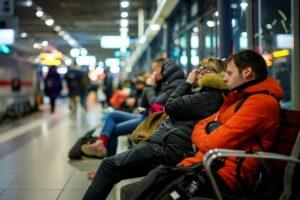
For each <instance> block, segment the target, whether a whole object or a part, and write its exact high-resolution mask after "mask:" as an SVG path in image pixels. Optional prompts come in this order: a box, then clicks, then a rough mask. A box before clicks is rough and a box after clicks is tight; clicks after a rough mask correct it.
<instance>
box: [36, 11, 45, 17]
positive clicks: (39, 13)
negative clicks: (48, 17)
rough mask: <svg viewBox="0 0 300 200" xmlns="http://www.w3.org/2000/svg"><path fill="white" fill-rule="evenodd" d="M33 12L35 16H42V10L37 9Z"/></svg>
mask: <svg viewBox="0 0 300 200" xmlns="http://www.w3.org/2000/svg"><path fill="white" fill-rule="evenodd" d="M35 14H36V16H37V17H42V16H43V15H44V12H43V11H41V10H38V11H37V12H36V13H35Z"/></svg>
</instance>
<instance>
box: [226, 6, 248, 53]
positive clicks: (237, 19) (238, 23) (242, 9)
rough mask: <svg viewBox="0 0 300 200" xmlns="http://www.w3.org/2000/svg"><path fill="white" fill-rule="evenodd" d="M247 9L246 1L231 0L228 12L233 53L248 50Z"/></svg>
mask: <svg viewBox="0 0 300 200" xmlns="http://www.w3.org/2000/svg"><path fill="white" fill-rule="evenodd" d="M247 9H248V3H247V1H243V0H242V1H241V0H231V4H230V10H231V13H232V18H231V26H232V49H233V52H237V51H239V50H241V49H247V48H248V35H247V26H246V16H247Z"/></svg>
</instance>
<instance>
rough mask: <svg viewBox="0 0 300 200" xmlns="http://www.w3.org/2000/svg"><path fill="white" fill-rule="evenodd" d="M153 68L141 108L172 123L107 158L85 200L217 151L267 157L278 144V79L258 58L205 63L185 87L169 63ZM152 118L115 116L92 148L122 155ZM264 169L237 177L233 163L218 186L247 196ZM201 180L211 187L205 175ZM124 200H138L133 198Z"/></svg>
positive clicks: (248, 54)
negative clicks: (120, 144)
mask: <svg viewBox="0 0 300 200" xmlns="http://www.w3.org/2000/svg"><path fill="white" fill-rule="evenodd" d="M151 67H152V70H153V73H152V76H151V77H150V78H149V79H148V80H147V87H146V89H145V91H144V93H143V95H142V100H141V102H142V106H144V107H146V108H147V110H148V114H151V113H152V112H157V111H161V110H164V112H165V113H166V114H167V115H168V117H167V119H165V121H164V123H162V124H161V125H160V126H159V127H158V128H157V129H156V130H155V132H154V133H153V134H152V135H151V136H150V137H149V138H148V139H147V140H146V141H145V142H143V143H140V144H137V145H135V146H133V147H132V148H131V149H129V150H128V151H126V152H123V153H121V154H117V155H114V154H115V151H114V152H113V153H112V154H108V155H107V157H106V158H105V159H104V160H103V161H102V162H101V164H100V166H99V168H98V170H97V172H96V174H95V177H94V178H93V181H92V183H91V185H90V187H89V188H88V190H87V192H86V194H85V196H84V197H83V199H86V200H93V199H106V197H107V196H108V194H109V193H110V191H111V189H112V188H113V186H114V184H116V183H118V182H119V181H121V180H123V179H128V178H134V177H141V176H146V178H147V174H148V173H149V172H150V171H151V170H153V169H155V168H156V167H157V166H159V165H167V166H191V165H194V164H197V163H199V162H202V161H203V156H204V154H205V153H206V152H208V151H209V150H211V149H214V148H223V149H237V150H249V149H250V148H251V149H252V150H253V151H259V150H261V149H263V150H264V151H269V150H270V149H271V147H272V145H273V144H274V141H275V138H276V133H277V132H278V129H279V126H280V105H279V101H280V100H281V99H282V98H283V90H282V88H281V86H280V84H279V83H278V82H277V81H276V80H275V79H273V78H268V70H267V66H266V62H265V60H264V59H263V57H262V56H261V55H260V54H258V53H256V52H255V51H252V50H244V51H241V52H238V53H235V54H233V55H231V57H230V58H229V60H228V62H227V63H226V62H225V61H223V60H221V59H218V58H207V59H204V60H202V61H201V62H200V64H199V66H198V67H197V68H196V69H194V70H193V71H192V72H191V73H190V74H189V75H188V77H187V79H186V80H185V81H184V73H183V72H182V70H181V69H180V67H178V66H177V65H176V64H175V63H174V62H172V61H171V60H164V59H159V60H155V61H154V62H153V63H152V66H151ZM193 87H196V89H193ZM241 102H242V103H241ZM146 116H147V115H146V114H138V115H137V114H132V113H124V112H119V111H114V112H112V113H110V114H109V115H108V117H107V120H106V122H105V125H104V127H103V130H102V132H101V135H100V137H99V140H98V141H97V142H95V143H93V144H88V145H87V146H86V148H88V149H90V150H94V151H98V150H102V149H109V148H110V147H109V146H110V145H111V143H113V149H114V148H116V146H115V144H116V142H115V141H114V142H112V141H113V140H116V139H117V136H119V135H124V134H129V133H131V132H132V131H133V130H134V129H135V128H136V127H137V126H138V124H140V123H141V122H142V121H143V120H144V119H145V118H146ZM258 141H259V142H258ZM193 145H195V146H196V148H197V150H196V152H195V151H194V149H193ZM259 166H260V161H259V160H257V159H245V160H244V161H243V165H242V166H241V169H240V171H241V173H240V174H238V173H237V168H238V160H237V159H235V158H228V159H226V160H225V162H224V164H223V166H222V167H221V168H220V169H218V171H217V173H216V175H217V177H218V178H217V182H218V184H219V185H221V186H222V188H226V190H228V191H231V192H240V191H243V189H244V188H243V186H244V185H247V186H250V187H251V186H253V184H254V181H253V177H255V175H256V173H257V172H258V170H259ZM202 176H203V180H207V177H206V175H205V174H204V173H203V175H202ZM202 184H203V187H201V186H200V187H199V190H200V191H198V194H199V193H203V194H206V195H213V190H212V188H211V187H208V183H207V182H206V181H203V182H202ZM201 188H202V190H203V191H201ZM134 190H135V191H138V190H139V188H138V187H137V188H135V189H134ZM133 193H134V192H133ZM126 199H134V198H131V197H130V195H129V196H128V198H126Z"/></svg>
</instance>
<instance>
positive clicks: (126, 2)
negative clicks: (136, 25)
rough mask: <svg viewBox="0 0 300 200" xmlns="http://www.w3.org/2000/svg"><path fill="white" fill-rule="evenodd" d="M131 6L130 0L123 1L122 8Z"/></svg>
mask: <svg viewBox="0 0 300 200" xmlns="http://www.w3.org/2000/svg"><path fill="white" fill-rule="evenodd" d="M128 6H129V2H128V1H122V2H121V7H122V8H127V7H128Z"/></svg>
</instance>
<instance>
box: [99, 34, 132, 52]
mask: <svg viewBox="0 0 300 200" xmlns="http://www.w3.org/2000/svg"><path fill="white" fill-rule="evenodd" d="M100 45H101V47H102V48H106V49H119V48H121V47H122V46H125V47H126V48H127V47H129V38H128V37H126V38H124V37H121V36H102V37H101V39H100Z"/></svg>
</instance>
